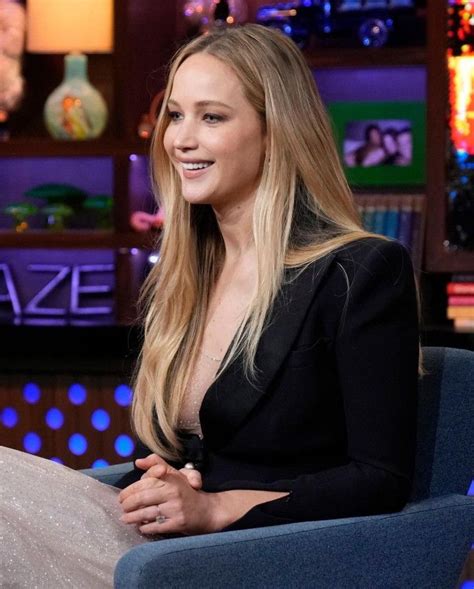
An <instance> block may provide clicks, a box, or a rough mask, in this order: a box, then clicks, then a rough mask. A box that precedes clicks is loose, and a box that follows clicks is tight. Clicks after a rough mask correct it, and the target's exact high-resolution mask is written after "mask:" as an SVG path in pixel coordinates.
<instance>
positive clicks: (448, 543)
mask: <svg viewBox="0 0 474 589" xmlns="http://www.w3.org/2000/svg"><path fill="white" fill-rule="evenodd" d="M473 529H474V500H473V499H472V498H469V497H464V496H461V495H449V496H445V497H441V498H439V497H438V498H436V499H428V500H426V501H423V502H420V503H416V504H412V505H409V506H407V507H406V508H405V509H404V510H403V511H402V512H400V513H396V514H387V515H378V516H371V517H360V518H347V519H338V520H327V521H319V522H304V523H297V524H289V525H283V526H274V527H266V528H257V529H251V530H239V531H233V532H224V533H220V534H207V535H202V536H190V537H182V538H174V539H167V540H159V541H155V542H149V543H146V544H142V545H140V546H137V547H135V548H133V549H132V550H130V551H129V552H128V553H127V554H125V555H124V556H123V557H122V558H121V559H120V560H119V562H118V564H117V567H116V569H115V585H114V586H115V588H116V589H130V588H136V587H140V589H148V588H150V589H151V588H154V587H157V586H159V587H160V589H164V588H172V589H179V588H183V589H193V588H196V589H202V588H203V587H206V589H213V588H215V589H217V588H221V587H226V589H234V588H235V589H241V588H242V587H245V588H246V589H251V588H258V589H261V588H265V587H271V588H272V589H279V588H281V589H287V588H288V587H302V588H306V587H317V588H318V589H326V588H327V589H338V588H342V587H344V588H346V587H351V588H361V589H366V588H367V587H370V588H371V589H378V588H380V589H382V588H383V589H388V588H392V589H393V588H398V587H417V588H426V589H428V588H432V587H436V588H437V589H444V588H446V589H448V588H449V589H451V588H452V587H453V586H454V585H455V583H456V580H457V578H458V576H459V573H460V570H461V568H462V563H463V561H464V559H465V557H466V553H467V550H468V547H469V544H470V541H472V538H471V535H472V530H473Z"/></svg>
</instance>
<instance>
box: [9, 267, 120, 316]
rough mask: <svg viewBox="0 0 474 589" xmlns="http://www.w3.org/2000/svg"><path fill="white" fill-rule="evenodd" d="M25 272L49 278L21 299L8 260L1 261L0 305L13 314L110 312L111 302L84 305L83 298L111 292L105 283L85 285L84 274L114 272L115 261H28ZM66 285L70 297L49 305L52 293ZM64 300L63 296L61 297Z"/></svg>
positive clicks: (65, 314) (63, 314) (66, 314)
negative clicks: (64, 262) (47, 262)
mask: <svg viewBox="0 0 474 589" xmlns="http://www.w3.org/2000/svg"><path fill="white" fill-rule="evenodd" d="M27 270H28V272H31V273H38V274H42V275H45V276H46V277H47V278H48V280H47V282H46V283H45V284H43V286H42V287H41V288H40V289H39V290H37V291H36V292H35V293H34V294H33V296H32V297H31V298H30V299H29V300H27V301H22V300H21V297H20V291H21V288H20V285H19V284H18V283H17V282H16V281H15V278H14V275H13V272H12V269H11V267H10V265H9V264H8V263H0V285H3V289H2V287H1V286H0V305H1V306H2V307H4V306H7V308H9V310H10V311H11V313H12V314H13V315H14V316H15V317H23V316H30V317H32V316H35V317H84V316H97V315H102V316H103V315H106V316H110V315H113V306H112V305H111V304H108V305H102V306H92V305H88V304H86V302H84V299H86V298H88V297H91V296H97V295H104V294H105V295H106V294H110V293H112V292H113V289H114V287H113V286H112V284H111V283H110V281H107V282H108V283H107V284H94V285H88V284H86V283H85V277H86V275H91V274H94V273H101V274H103V273H106V274H108V273H114V271H115V266H114V264H77V265H66V264H29V265H28V266H27ZM65 286H69V292H70V295H69V298H68V299H67V302H66V304H64V303H63V304H62V306H58V305H57V303H56V306H51V305H48V301H50V299H51V297H52V296H53V295H56V294H57V293H58V291H59V290H60V289H64V287H65ZM63 299H64V297H63Z"/></svg>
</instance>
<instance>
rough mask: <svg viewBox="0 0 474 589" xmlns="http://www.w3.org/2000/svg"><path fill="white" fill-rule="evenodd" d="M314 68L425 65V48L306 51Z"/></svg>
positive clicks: (317, 49)
mask: <svg viewBox="0 0 474 589" xmlns="http://www.w3.org/2000/svg"><path fill="white" fill-rule="evenodd" d="M304 54H305V56H306V59H307V61H308V64H309V65H310V66H311V67H312V68H317V69H318V68H337V67H350V68H356V67H360V68H364V67H389V66H416V65H425V63H426V49H425V47H381V48H372V49H369V48H364V47H355V48H347V47H346V48H333V47H319V48H318V47H312V48H311V49H307V50H305V51H304Z"/></svg>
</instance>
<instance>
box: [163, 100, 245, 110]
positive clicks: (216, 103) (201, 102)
mask: <svg viewBox="0 0 474 589" xmlns="http://www.w3.org/2000/svg"><path fill="white" fill-rule="evenodd" d="M168 104H172V105H174V106H179V102H178V101H177V100H174V99H173V98H170V99H169V100H168ZM195 106H198V107H203V106H223V107H224V108H228V109H229V110H233V108H232V106H229V105H228V104H226V103H225V102H221V101H220V100H199V101H198V102H195Z"/></svg>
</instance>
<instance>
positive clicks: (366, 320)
mask: <svg viewBox="0 0 474 589" xmlns="http://www.w3.org/2000/svg"><path fill="white" fill-rule="evenodd" d="M152 161H153V177H154V180H155V183H156V191H157V194H158V193H159V194H160V202H161V204H162V206H163V207H164V210H165V213H166V223H165V228H164V231H163V238H162V244H161V257H160V261H159V263H158V265H157V266H155V268H154V269H153V271H152V272H151V273H150V275H149V277H148V279H147V282H146V285H145V288H144V297H145V300H146V301H147V306H146V312H145V319H144V321H145V337H144V344H143V349H142V353H141V358H140V365H139V369H138V372H137V377H136V383H135V396H134V404H133V410H132V417H133V423H134V426H135V429H136V431H137V434H138V436H139V438H140V440H141V441H142V443H143V446H142V448H141V452H142V453H141V456H142V458H141V459H138V460H137V461H136V466H137V468H136V469H135V471H134V472H132V473H130V475H128V476H127V477H125V478H124V479H123V480H122V481H121V485H120V486H121V487H122V488H123V490H122V491H121V492H120V495H119V502H120V506H121V508H122V510H123V515H122V517H121V519H122V522H125V523H126V524H128V528H129V529H130V530H132V531H133V532H135V531H136V530H139V531H140V533H141V535H138V534H137V535H136V537H135V539H133V538H132V539H131V540H130V542H131V543H133V542H139V541H143V538H150V539H151V538H154V537H156V534H160V535H161V534H164V535H166V534H200V533H208V532H215V531H221V530H228V529H236V528H243V527H252V526H262V525H271V524H279V523H288V522H293V521H302V520H311V519H324V518H333V517H343V516H350V515H365V514H371V513H381V512H386V511H393V510H397V509H400V508H401V507H402V506H403V505H404V503H405V502H406V500H407V498H408V494H409V491H410V482H411V476H412V470H413V455H414V435H415V404H416V388H417V371H418V348H419V344H418V326H417V321H418V320H417V299H416V288H415V282H414V277H413V271H412V266H411V262H410V259H409V256H408V254H407V252H406V250H405V249H404V248H403V247H402V246H401V245H399V244H398V243H396V242H391V241H389V240H385V239H383V238H380V237H374V236H372V235H371V234H368V233H367V232H364V231H363V230H362V228H361V225H360V220H359V218H358V215H357V212H356V209H355V206H354V202H353V199H352V196H351V193H350V190H349V188H348V186H347V183H346V181H345V178H344V175H343V172H342V169H341V165H340V163H339V159H338V155H337V152H336V148H335V145H334V141H333V138H332V135H331V132H330V126H329V123H328V121H327V118H326V115H325V111H324V108H323V106H322V103H321V101H320V98H319V96H318V94H317V91H316V89H315V86H314V81H313V79H312V76H311V73H310V71H309V70H308V68H307V66H306V64H305V62H304V59H303V58H302V56H301V54H300V52H299V50H298V49H297V48H296V46H294V44H293V43H292V41H290V40H288V39H286V38H285V37H284V36H283V35H281V34H280V33H277V32H275V31H272V30H270V29H266V28H263V27H259V26H257V25H249V26H246V27H242V28H236V29H231V30H228V31H226V32H224V33H215V34H214V33H211V34H209V35H207V36H203V37H200V38H198V39H196V40H194V41H192V42H191V43H190V44H189V45H188V46H186V47H185V48H184V49H182V50H181V51H180V52H179V53H178V54H177V56H176V58H175V60H174V62H173V65H172V68H171V71H170V76H169V82H168V86H167V89H166V92H165V97H164V102H163V108H162V112H161V113H160V117H159V121H158V124H157V127H156V130H155V135H154V140H153V147H152ZM34 460H35V461H36V460H37V459H34ZM64 470H65V469H61V472H63V471H64ZM55 472H56V473H57V474H56V476H57V477H58V478H60V476H61V475H60V471H59V470H55ZM74 474H75V476H76V477H79V478H81V480H82V476H81V475H80V474H77V473H74ZM45 480H46V479H45ZM88 485H94V493H95V492H96V490H95V485H100V483H97V482H96V481H91V482H90V483H88ZM100 487H101V488H104V486H103V485H100ZM111 493H113V491H111ZM114 497H115V496H114ZM106 503H107V502H106ZM109 504H110V502H109V503H107V505H109ZM83 509H84V510H85V511H87V508H86V507H85V506H83ZM71 510H72V508H71ZM76 517H77V515H76ZM108 517H109V519H110V516H108ZM88 525H90V526H93V527H95V526H100V522H99V521H98V518H96V519H94V520H93V521H92V522H89V521H88ZM123 527H124V529H126V528H127V526H123ZM92 529H93V528H92ZM124 533H125V532H124ZM116 535H117V537H119V536H120V537H122V536H121V534H120V533H119V532H117V534H116ZM88 543H89V548H88V551H87V558H89V557H91V552H93V551H94V549H93V548H92V549H91V547H94V546H97V545H96V544H95V543H94V542H93V541H92V538H91V539H90V540H89V542H88ZM96 550H97V548H96ZM115 552H116V553H118V552H120V550H119V549H117V550H116V551H115ZM113 564H114V561H113V558H112V557H111V556H108V558H107V566H108V567H109V569H108V570H110V569H111V568H113ZM104 566H105V564H104V559H103V558H100V557H99V558H98V560H97V567H98V568H99V569H100V568H101V567H104ZM78 574H79V575H80V574H82V573H78Z"/></svg>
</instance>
